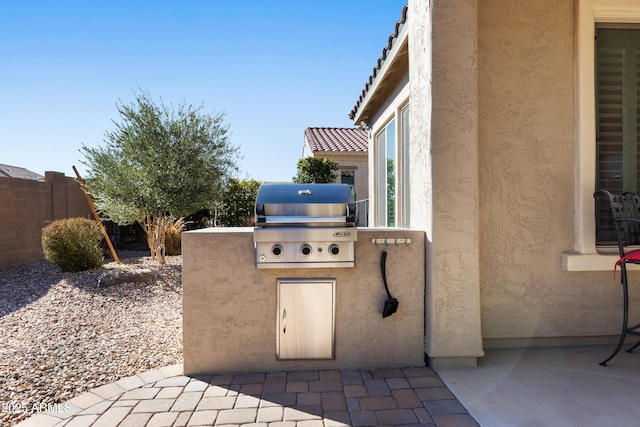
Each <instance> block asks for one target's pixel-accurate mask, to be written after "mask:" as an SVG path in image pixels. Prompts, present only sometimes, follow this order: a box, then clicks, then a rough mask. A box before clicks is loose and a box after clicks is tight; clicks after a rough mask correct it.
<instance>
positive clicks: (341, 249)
mask: <svg viewBox="0 0 640 427" xmlns="http://www.w3.org/2000/svg"><path fill="white" fill-rule="evenodd" d="M355 219H356V209H355V202H354V199H353V195H352V194H351V190H350V189H349V186H347V185H346V184H262V185H261V186H260V188H259V190H258V195H257V197H256V215H255V221H256V228H255V230H254V235H253V237H254V243H255V248H256V267H257V268H340V267H353V266H354V264H355V242H356V240H357V230H356V227H355Z"/></svg>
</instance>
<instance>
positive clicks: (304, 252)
mask: <svg viewBox="0 0 640 427" xmlns="http://www.w3.org/2000/svg"><path fill="white" fill-rule="evenodd" d="M300 252H302V255H310V254H311V246H309V245H307V244H306V243H305V244H304V245H302V246H300Z"/></svg>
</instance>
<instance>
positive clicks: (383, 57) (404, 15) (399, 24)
mask: <svg viewBox="0 0 640 427" xmlns="http://www.w3.org/2000/svg"><path fill="white" fill-rule="evenodd" d="M408 11H409V5H408V4H406V5H405V6H404V7H403V8H402V17H401V18H400V19H399V20H398V22H396V27H395V31H394V32H393V34H391V35H390V36H389V42H388V43H387V45H386V46H385V47H384V48H383V49H382V55H381V56H380V58H378V62H377V64H376V66H375V67H373V72H372V73H371V75H370V76H369V80H368V81H367V83H366V84H365V85H364V89H362V94H361V95H360V98H358V100H357V101H356V105H354V107H353V109H352V110H351V112H350V113H349V118H350V119H351V120H353V118H354V117H355V116H356V113H357V112H358V109H359V108H360V104H362V101H363V100H364V98H365V97H366V96H367V92H369V88H370V87H371V85H372V84H373V82H374V80H375V79H376V76H377V75H378V72H379V71H380V69H381V68H382V64H384V61H385V60H386V59H387V54H388V53H389V51H390V50H391V48H392V47H393V43H394V42H395V40H396V39H397V38H398V34H400V31H401V30H402V27H403V26H404V24H405V23H406V22H407V13H408Z"/></svg>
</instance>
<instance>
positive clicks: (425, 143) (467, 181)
mask: <svg viewBox="0 0 640 427" xmlns="http://www.w3.org/2000/svg"><path fill="white" fill-rule="evenodd" d="M409 11H410V19H411V21H410V25H411V27H410V33H409V64H410V65H409V75H410V90H411V98H410V120H409V121H410V135H411V136H410V139H411V147H410V157H411V165H410V174H411V182H410V192H411V211H410V215H411V226H412V227H416V228H422V229H424V230H425V231H426V234H427V265H428V267H427V295H426V304H427V319H426V352H427V354H428V355H429V357H430V358H431V359H438V360H444V359H445V358H468V359H469V360H473V362H469V363H471V364H473V363H475V358H476V357H479V356H482V355H483V354H484V353H483V350H482V337H481V322H480V291H479V289H480V285H479V283H480V265H479V220H478V218H479V216H478V212H479V196H478V193H479V190H478V182H479V181H478V163H477V150H478V148H477V141H478V137H477V135H478V124H477V111H478V105H477V96H476V94H477V50H476V31H477V23H476V22H477V19H476V6H475V2H474V1H463V0H457V1H451V2H450V1H447V2H444V1H439V2H428V1H425V0H415V1H411V2H410V3H409ZM429 53H431V54H429ZM432 363H433V364H434V365H438V363H437V362H435V361H434V360H432Z"/></svg>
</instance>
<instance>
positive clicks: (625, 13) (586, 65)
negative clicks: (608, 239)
mask: <svg viewBox="0 0 640 427" xmlns="http://www.w3.org/2000/svg"><path fill="white" fill-rule="evenodd" d="M600 23H602V24H605V23H606V24H615V23H626V24H637V23H640V3H638V4H629V2H628V0H577V1H576V49H575V52H576V58H575V76H576V86H575V87H576V90H575V129H576V133H575V159H574V169H575V174H574V176H575V200H574V212H575V218H574V249H573V251H568V252H564V253H563V254H562V260H561V262H562V269H563V270H566V271H608V270H611V265H612V261H613V262H615V260H616V255H615V254H614V253H608V252H607V251H606V249H602V250H600V248H597V247H596V221H595V200H594V198H593V193H594V191H595V190H596V189H595V183H596V175H595V174H596V161H597V159H596V126H595V123H596V122H595V120H596V117H595V116H596V114H595V113H596V112H595V109H596V104H595V32H596V25H598V24H600Z"/></svg>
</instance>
